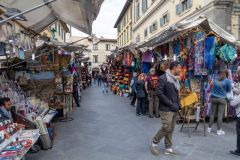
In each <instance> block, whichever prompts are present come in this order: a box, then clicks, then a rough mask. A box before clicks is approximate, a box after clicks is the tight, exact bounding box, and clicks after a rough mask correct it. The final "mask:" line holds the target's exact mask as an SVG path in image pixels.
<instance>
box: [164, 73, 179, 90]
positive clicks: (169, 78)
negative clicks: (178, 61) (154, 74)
mask: <svg viewBox="0 0 240 160" xmlns="http://www.w3.org/2000/svg"><path fill="white" fill-rule="evenodd" d="M166 77H167V81H168V82H169V83H172V84H174V86H175V87H176V89H177V90H178V91H179V90H180V83H179V77H178V76H174V75H172V73H171V72H170V70H169V69H168V70H166Z"/></svg>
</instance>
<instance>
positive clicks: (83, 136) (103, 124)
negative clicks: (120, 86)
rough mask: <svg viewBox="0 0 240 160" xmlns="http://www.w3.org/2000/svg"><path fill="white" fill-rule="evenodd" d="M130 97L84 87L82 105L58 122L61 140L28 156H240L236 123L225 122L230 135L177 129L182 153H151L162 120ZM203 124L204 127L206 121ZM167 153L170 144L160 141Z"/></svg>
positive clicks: (90, 159)
mask: <svg viewBox="0 0 240 160" xmlns="http://www.w3.org/2000/svg"><path fill="white" fill-rule="evenodd" d="M129 104H130V101H129V99H128V98H123V97H119V96H116V95H113V94H112V93H109V94H107V95H106V94H102V93H101V88H99V87H92V88H89V89H87V90H85V91H84V92H83V95H82V102H81V108H74V111H73V113H72V114H71V115H70V117H73V118H74V120H73V121H72V122H68V123H60V122H59V123H55V124H54V125H55V126H56V131H57V132H56V133H57V136H56V140H55V142H54V147H53V149H51V150H48V151H41V152H39V153H37V154H30V155H28V156H27V160H155V159H156V160H157V159H161V160H183V159H184V160H239V158H237V157H233V156H231V155H230V154H229V150H231V149H235V143H236V140H235V139H236V134H235V128H234V125H235V124H234V123H225V124H224V128H223V129H224V130H225V131H226V136H223V137H219V136H217V135H216V134H214V133H212V134H210V135H207V137H204V136H203V132H193V133H192V137H191V138H189V137H188V133H187V130H185V131H184V132H183V133H181V132H180V125H177V127H176V130H175V133H174V148H176V149H177V150H179V151H180V152H181V153H182V154H181V156H178V157H172V156H166V155H163V154H161V155H159V156H158V157H155V156H153V155H152V154H151V152H150V150H149V148H150V141H151V139H152V137H153V135H154V134H155V133H156V131H157V130H158V129H159V128H160V120H159V119H156V118H154V119H149V118H147V117H143V116H140V117H136V116H135V109H134V108H133V107H132V106H130V105H129ZM201 127H202V126H201ZM159 148H160V150H161V152H162V151H163V149H164V145H163V143H162V142H161V144H160V145H159Z"/></svg>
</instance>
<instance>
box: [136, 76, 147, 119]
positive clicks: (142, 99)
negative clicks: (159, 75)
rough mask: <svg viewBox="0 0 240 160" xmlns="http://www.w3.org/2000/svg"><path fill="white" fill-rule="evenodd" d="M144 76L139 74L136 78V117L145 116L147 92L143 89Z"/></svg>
mask: <svg viewBox="0 0 240 160" xmlns="http://www.w3.org/2000/svg"><path fill="white" fill-rule="evenodd" d="M144 80H145V76H144V74H140V75H139V76H138V81H137V84H136V91H137V95H136V96H137V113H136V115H137V116H140V115H141V114H142V115H145V114H146V111H145V104H146V97H147V91H146V88H145V81H144Z"/></svg>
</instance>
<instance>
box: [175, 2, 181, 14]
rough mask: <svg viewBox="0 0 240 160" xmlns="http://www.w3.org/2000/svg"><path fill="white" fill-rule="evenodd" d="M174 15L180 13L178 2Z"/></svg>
mask: <svg viewBox="0 0 240 160" xmlns="http://www.w3.org/2000/svg"><path fill="white" fill-rule="evenodd" d="M176 15H180V4H177V5H176Z"/></svg>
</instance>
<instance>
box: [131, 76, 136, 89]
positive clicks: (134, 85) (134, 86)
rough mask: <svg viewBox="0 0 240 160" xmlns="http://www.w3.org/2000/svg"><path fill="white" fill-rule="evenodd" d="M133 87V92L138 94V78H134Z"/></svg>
mask: <svg viewBox="0 0 240 160" xmlns="http://www.w3.org/2000/svg"><path fill="white" fill-rule="evenodd" d="M131 87H132V91H133V92H137V91H136V90H137V77H133V85H132V86H131Z"/></svg>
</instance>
